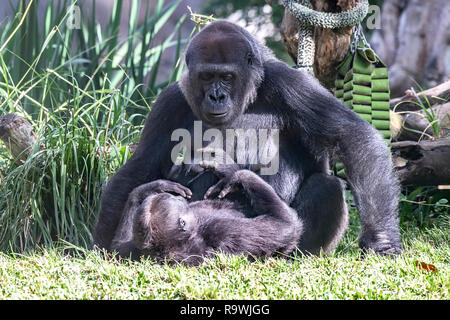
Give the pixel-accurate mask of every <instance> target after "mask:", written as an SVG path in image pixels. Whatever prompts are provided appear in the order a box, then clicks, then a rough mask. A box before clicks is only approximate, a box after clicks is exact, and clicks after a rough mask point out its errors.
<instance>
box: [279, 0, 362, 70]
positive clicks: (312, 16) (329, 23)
mask: <svg viewBox="0 0 450 320" xmlns="http://www.w3.org/2000/svg"><path fill="white" fill-rule="evenodd" d="M282 4H283V5H284V7H285V8H286V9H287V10H289V12H290V13H291V14H292V15H293V16H294V17H296V18H297V20H298V21H299V33H298V53H297V66H298V68H299V69H301V70H305V71H307V72H309V73H310V74H313V64H314V52H315V44H314V28H315V27H322V28H327V29H337V28H344V27H350V26H355V25H357V24H358V23H360V22H361V21H362V20H363V19H364V17H365V16H366V15H367V12H368V10H369V3H368V1H367V0H356V5H355V7H354V8H352V9H351V10H349V11H344V12H341V13H330V12H318V11H314V10H313V9H312V5H311V2H310V0H282Z"/></svg>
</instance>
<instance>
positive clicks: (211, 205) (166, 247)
mask: <svg viewBox="0 0 450 320" xmlns="http://www.w3.org/2000/svg"><path fill="white" fill-rule="evenodd" d="M221 174H222V173H221ZM222 175H223V174H222ZM239 187H241V188H242V190H243V193H244V194H245V195H246V196H247V197H248V199H249V200H250V201H249V202H250V208H251V209H250V212H247V213H246V214H244V212H243V209H242V208H241V207H239V205H238V204H237V203H236V202H232V201H229V200H225V199H223V198H224V197H225V196H226V195H227V194H228V193H231V192H233V191H235V190H236V191H237V190H238V188H239ZM214 194H218V199H216V200H202V201H195V202H191V203H189V202H188V201H187V200H186V199H189V198H190V197H191V195H192V192H191V190H189V189H188V188H186V187H184V186H182V185H181V184H179V183H176V182H173V181H169V180H155V181H152V182H149V183H147V184H144V185H142V186H139V187H137V188H136V189H134V190H133V191H132V192H131V194H130V196H129V198H128V201H127V203H126V205H125V210H124V216H123V219H122V221H121V223H120V224H119V227H118V233H117V236H116V238H115V239H114V240H113V242H112V248H113V249H114V250H116V251H118V253H119V254H120V255H126V254H129V252H130V248H129V247H130V246H133V247H137V249H138V250H134V251H133V256H132V258H138V256H139V255H144V256H150V257H152V258H155V259H157V260H159V261H163V260H167V261H169V262H183V263H185V264H189V265H197V264H199V263H201V262H202V261H203V257H205V256H209V255H211V254H212V253H213V252H217V251H220V252H224V253H231V254H239V253H244V254H246V255H250V257H268V256H272V255H275V254H279V253H280V254H289V253H291V252H292V251H293V250H294V249H295V247H296V245H297V242H298V239H299V237H300V232H301V223H300V221H299V219H298V217H297V214H296V212H295V210H293V209H292V208H290V207H289V206H288V205H287V204H286V203H284V202H283V201H282V200H281V199H280V197H278V195H277V194H276V193H275V191H274V190H273V188H272V187H271V186H270V185H269V184H267V183H266V182H265V181H264V180H262V179H261V178H260V177H258V176H257V175H256V174H255V173H253V172H251V171H249V170H238V171H235V172H234V173H232V174H230V175H226V176H224V177H223V178H222V179H221V180H219V182H218V183H217V184H216V185H214V186H212V187H211V188H210V189H209V190H208V192H207V193H206V195H205V198H208V197H210V196H212V195H214ZM130 222H132V224H133V226H132V227H131V228H130V226H129V225H128V224H129V223H130ZM131 232H132V233H131ZM124 239H129V240H128V241H126V240H125V241H124Z"/></svg>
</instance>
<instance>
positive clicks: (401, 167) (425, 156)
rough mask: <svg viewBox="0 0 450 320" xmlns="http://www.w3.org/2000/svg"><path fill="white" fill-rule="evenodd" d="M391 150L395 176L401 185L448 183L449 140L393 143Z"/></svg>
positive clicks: (449, 168) (449, 181) (449, 170)
mask: <svg viewBox="0 0 450 320" xmlns="http://www.w3.org/2000/svg"><path fill="white" fill-rule="evenodd" d="M391 150H392V155H393V161H394V166H395V168H396V172H397V176H398V177H399V179H400V182H401V183H402V184H404V185H410V184H411V185H446V184H449V183H450V165H449V164H450V139H438V140H434V141H421V142H414V141H400V142H394V143H392V146H391Z"/></svg>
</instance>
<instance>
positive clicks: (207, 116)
mask: <svg viewBox="0 0 450 320" xmlns="http://www.w3.org/2000/svg"><path fill="white" fill-rule="evenodd" d="M185 60H186V65H187V69H188V70H187V72H186V73H185V74H184V75H183V77H182V79H181V81H180V82H179V83H175V84H172V85H170V86H168V87H167V88H166V89H165V90H164V91H163V92H161V94H160V96H159V98H158V99H157V101H156V103H155V104H154V106H153V108H152V111H151V113H150V115H149V117H148V119H147V122H146V124H145V128H144V130H143V133H142V137H141V140H140V143H139V146H138V147H137V149H136V151H135V153H134V154H133V156H132V157H131V158H130V159H129V160H128V162H127V163H126V164H125V165H124V166H123V167H122V168H120V169H119V170H118V171H117V173H116V174H115V175H114V176H113V177H112V179H111V180H110V181H109V183H108V184H107V186H106V189H105V190H104V193H103V196H102V209H101V213H100V216H99V219H98V223H97V226H96V228H95V232H94V245H96V246H97V247H99V248H105V249H107V250H114V249H115V248H112V247H111V241H112V239H113V237H115V238H116V239H117V238H118V237H122V235H116V229H117V226H118V224H119V222H120V220H121V217H122V215H123V209H124V204H125V202H126V201H127V198H128V195H129V193H130V192H131V191H132V190H133V189H134V188H136V187H137V186H139V185H142V184H144V183H147V182H150V181H154V180H157V179H168V178H172V180H176V181H177V182H180V183H182V184H185V185H186V181H183V179H184V177H185V174H181V175H179V176H178V177H179V178H177V177H175V178H174V177H169V173H170V171H171V168H172V166H173V163H172V161H171V152H172V149H173V148H174V146H175V143H176V142H174V141H171V135H172V133H173V132H174V130H176V129H180V128H181V129H187V130H189V131H190V132H194V121H198V120H201V121H202V124H203V128H202V130H203V132H204V131H205V130H206V129H208V128H216V129H218V130H220V131H222V132H224V133H225V131H226V129H244V130H246V129H256V130H259V129H268V130H269V131H270V130H272V131H273V130H274V129H278V130H279V131H278V132H279V143H278V144H277V146H278V155H279V170H278V172H276V174H273V175H262V178H263V179H264V180H265V181H267V182H268V183H269V184H270V185H271V186H272V187H273V189H274V190H275V191H276V193H277V194H278V195H279V196H280V198H281V199H282V200H284V201H285V202H286V203H288V204H289V205H290V206H291V207H292V208H294V209H295V210H296V211H297V212H298V215H299V217H300V219H301V221H302V223H303V230H304V231H303V234H302V235H301V237H300V241H299V244H298V246H299V248H300V249H301V250H303V251H304V252H309V253H313V254H317V253H318V252H319V251H320V250H321V249H322V250H324V251H325V252H329V251H331V250H333V249H334V248H335V247H336V245H337V243H338V241H339V240H340V238H341V237H342V234H343V231H344V230H345V228H346V226H347V219H348V213H347V208H346V204H345V200H344V193H343V185H342V183H341V182H340V181H339V179H338V178H336V177H334V176H330V175H329V174H328V156H329V155H333V156H337V157H338V158H339V159H340V161H342V162H343V163H344V165H345V168H346V173H347V178H348V183H349V186H350V188H351V190H352V192H353V195H354V198H355V202H356V205H357V209H358V211H359V214H360V218H361V234H360V238H359V244H360V247H361V248H363V249H373V250H374V251H375V252H377V253H380V254H394V253H399V252H400V250H401V245H400V234H399V228H398V216H397V206H398V193H399V187H398V183H397V180H396V178H395V176H394V174H393V170H392V164H391V162H390V158H389V153H388V148H387V146H386V143H385V142H384V141H383V139H382V138H381V136H380V135H379V134H378V132H377V131H376V130H375V129H374V128H373V127H372V126H371V125H370V124H368V123H367V122H365V121H364V120H362V119H361V118H360V117H359V116H358V115H357V114H355V113H354V112H353V111H351V110H349V108H348V107H347V106H345V105H344V104H342V103H341V102H339V101H338V100H337V99H336V98H335V97H333V95H332V94H331V93H330V92H328V91H327V90H326V89H325V88H323V87H322V86H321V85H320V84H319V83H318V82H317V81H316V79H314V78H313V77H311V76H309V75H307V74H305V73H303V72H301V71H298V70H295V69H293V68H291V67H289V66H288V65H286V64H285V63H283V62H281V61H279V60H277V59H276V58H274V56H273V55H272V54H271V53H270V51H269V49H267V48H266V47H265V46H263V45H261V44H260V43H258V42H257V41H256V40H255V39H254V38H253V37H252V36H251V35H250V34H249V33H248V32H247V31H246V30H244V29H242V28H241V27H239V26H236V25H234V24H232V23H229V22H225V21H217V22H213V23H210V24H209V25H207V26H206V27H205V28H204V29H203V30H202V31H201V32H200V33H199V34H198V35H196V36H195V37H194V38H193V39H192V41H191V43H190V45H189V47H188V50H187V53H186V59H185ZM224 136H225V134H224ZM272 142H273V141H272ZM269 143H271V142H270V141H269ZM235 147H236V148H242V145H241V146H240V147H239V146H235ZM253 147H255V146H253V145H251V144H250V146H244V148H248V149H249V150H247V151H252V150H250V149H251V148H253ZM192 151H193V149H191V150H187V152H192ZM247 151H246V152H247ZM253 151H254V150H253ZM241 167H242V168H251V165H249V164H248V165H247V164H244V165H242V166H241ZM180 168H181V171H183V170H184V171H186V172H184V173H186V174H188V173H189V169H190V168H189V166H186V167H180ZM180 177H181V178H180ZM214 179H216V178H215V177H214V176H213V175H207V174H205V175H204V176H203V177H201V179H196V180H195V179H194V180H192V181H193V182H192V181H191V182H190V185H189V188H190V189H191V190H192V192H193V196H192V199H199V198H201V197H202V196H203V194H204V192H205V191H206V189H207V188H208V187H210V186H211V185H213V184H214V183H215V182H217V179H216V180H214ZM130 225H132V222H131V221H130ZM130 230H131V229H130ZM130 232H131V231H130ZM123 237H124V239H123V240H128V239H129V240H130V241H129V252H128V251H127V252H125V253H124V255H127V254H133V255H138V254H139V249H138V248H135V247H134V244H133V242H132V237H131V236H130V233H125V234H124V235H123ZM125 238H126V239H125Z"/></svg>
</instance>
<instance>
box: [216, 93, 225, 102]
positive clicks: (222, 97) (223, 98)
mask: <svg viewBox="0 0 450 320" xmlns="http://www.w3.org/2000/svg"><path fill="white" fill-rule="evenodd" d="M224 100H225V95H224V94H221V95H219V96H218V97H217V101H218V102H223V101H224Z"/></svg>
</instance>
